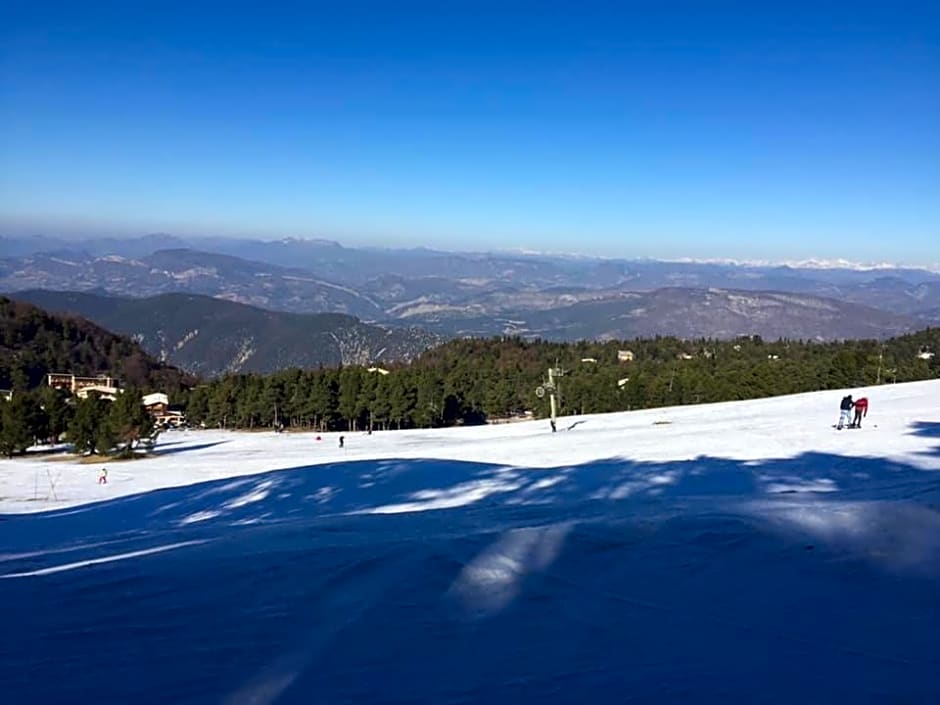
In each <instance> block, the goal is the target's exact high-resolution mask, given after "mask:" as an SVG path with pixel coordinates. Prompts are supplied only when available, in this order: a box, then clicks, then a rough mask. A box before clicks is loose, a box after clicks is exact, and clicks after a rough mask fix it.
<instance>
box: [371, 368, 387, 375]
mask: <svg viewBox="0 0 940 705" xmlns="http://www.w3.org/2000/svg"><path fill="white" fill-rule="evenodd" d="M366 372H378V373H379V374H380V375H387V374H388V370H386V369H384V368H382V367H367V368H366Z"/></svg>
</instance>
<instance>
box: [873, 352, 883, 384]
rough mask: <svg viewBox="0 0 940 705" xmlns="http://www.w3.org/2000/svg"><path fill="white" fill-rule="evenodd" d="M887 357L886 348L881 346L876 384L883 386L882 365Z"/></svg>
mask: <svg viewBox="0 0 940 705" xmlns="http://www.w3.org/2000/svg"><path fill="white" fill-rule="evenodd" d="M884 356H885V346H884V345H882V346H881V350H879V351H878V377H877V379H876V380H875V384H881V363H882V361H883V360H884Z"/></svg>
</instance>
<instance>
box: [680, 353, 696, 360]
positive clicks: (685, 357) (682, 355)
mask: <svg viewBox="0 0 940 705" xmlns="http://www.w3.org/2000/svg"><path fill="white" fill-rule="evenodd" d="M676 359H677V360H691V359H692V355H690V354H689V353H687V352H681V353H677V354H676Z"/></svg>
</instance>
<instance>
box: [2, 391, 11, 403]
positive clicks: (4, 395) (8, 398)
mask: <svg viewBox="0 0 940 705" xmlns="http://www.w3.org/2000/svg"><path fill="white" fill-rule="evenodd" d="M0 399H3V400H5V401H12V399H13V390H12V389H0Z"/></svg>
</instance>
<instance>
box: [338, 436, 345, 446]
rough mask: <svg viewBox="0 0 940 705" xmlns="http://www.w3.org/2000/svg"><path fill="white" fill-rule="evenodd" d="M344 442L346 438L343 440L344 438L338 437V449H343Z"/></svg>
mask: <svg viewBox="0 0 940 705" xmlns="http://www.w3.org/2000/svg"><path fill="white" fill-rule="evenodd" d="M345 441H346V438H345V437H344V436H340V437H339V447H340V448H342V447H344V443H345Z"/></svg>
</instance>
